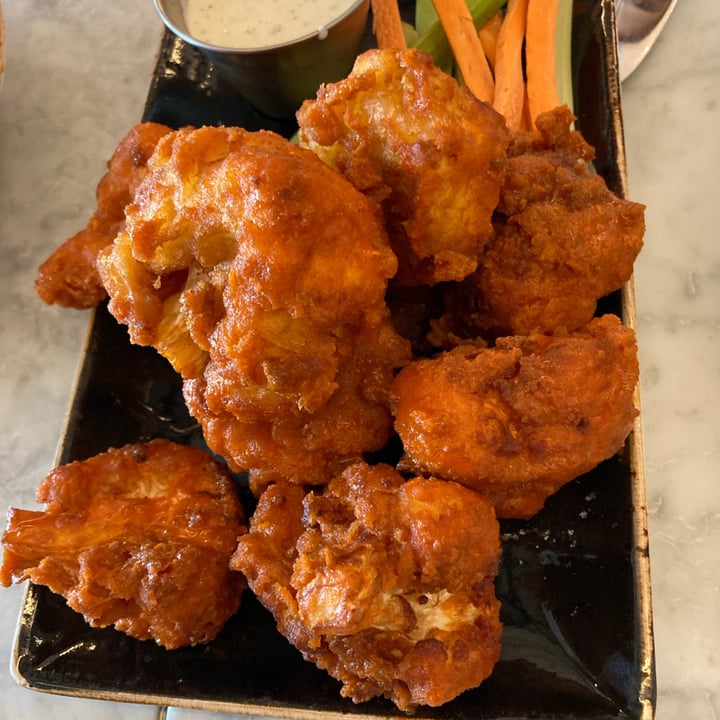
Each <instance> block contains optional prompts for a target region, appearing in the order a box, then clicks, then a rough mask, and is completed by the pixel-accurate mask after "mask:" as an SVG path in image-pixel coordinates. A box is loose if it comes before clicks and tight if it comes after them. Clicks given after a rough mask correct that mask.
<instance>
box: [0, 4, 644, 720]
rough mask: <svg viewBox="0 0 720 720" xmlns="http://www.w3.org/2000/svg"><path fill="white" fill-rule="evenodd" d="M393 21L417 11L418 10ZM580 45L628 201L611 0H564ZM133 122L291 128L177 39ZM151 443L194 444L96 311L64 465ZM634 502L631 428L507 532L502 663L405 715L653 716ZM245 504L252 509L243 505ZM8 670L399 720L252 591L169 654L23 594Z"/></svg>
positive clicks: (608, 159) (218, 702) (198, 440)
mask: <svg viewBox="0 0 720 720" xmlns="http://www.w3.org/2000/svg"><path fill="white" fill-rule="evenodd" d="M403 9H404V11H406V12H412V6H411V5H406V6H405V7H404V8H403ZM573 42H574V51H573V55H574V68H573V74H574V82H575V90H576V107H575V112H576V115H577V116H578V127H579V129H580V130H581V131H582V132H583V134H584V135H585V137H586V138H587V139H588V141H589V142H590V143H591V144H593V145H594V146H595V147H596V149H597V161H596V167H597V170H598V172H599V173H601V174H602V175H603V176H604V177H605V179H606V181H607V182H608V184H609V185H610V187H611V188H612V189H614V190H615V191H616V192H618V193H619V194H621V195H623V194H625V191H626V183H625V170H624V168H625V166H624V157H623V142H622V123H621V115H620V99H619V81H618V74H617V53H616V43H615V31H614V20H613V13H612V0H604V1H603V2H600V1H599V0H576V1H575V14H574V37H573ZM143 117H144V119H147V120H155V121H158V122H164V123H167V124H169V125H172V126H181V125H188V124H189V125H201V124H227V125H241V126H244V127H247V128H249V129H258V128H261V127H266V128H269V129H272V130H276V131H278V132H280V133H283V134H285V135H290V134H291V133H292V132H294V130H295V126H294V123H293V122H292V121H287V122H281V121H271V120H268V119H267V118H264V117H263V116H261V115H259V114H258V113H256V112H255V111H254V110H253V109H252V108H251V107H250V106H249V105H247V104H245V103H244V102H243V101H242V99H240V100H238V98H237V95H236V94H234V93H229V92H227V91H226V90H225V89H224V87H223V82H222V79H221V78H219V77H218V75H217V73H216V71H215V70H214V68H213V67H211V66H210V65H208V64H207V63H206V62H205V61H204V60H203V58H202V57H200V56H199V55H198V54H197V52H196V51H194V50H193V49H192V48H190V47H188V46H186V45H185V44H184V43H183V42H182V41H180V40H178V39H177V38H175V37H173V36H170V35H167V36H165V38H164V39H163V42H162V47H161V50H160V54H159V57H158V63H157V68H156V72H155V75H154V78H153V82H152V86H151V88H150V91H149V95H148V100H147V105H146V107H145V110H144V114H143ZM601 311H602V312H615V313H617V314H621V315H622V316H623V317H624V318H625V321H626V322H627V323H628V324H630V325H633V322H634V306H633V295H632V288H631V287H630V286H628V287H626V288H625V289H624V290H623V291H622V292H618V293H615V294H614V295H612V296H611V297H609V298H606V299H605V300H603V303H602V308H601ZM159 436H160V437H168V438H170V439H173V440H177V441H180V442H189V443H193V444H197V445H200V446H203V440H202V437H201V434H200V432H199V429H198V427H197V425H196V424H195V423H194V421H193V420H192V418H190V417H189V415H188V413H187V411H186V409H185V406H184V404H183V400H182V396H181V393H180V383H179V380H178V378H177V377H176V375H175V374H174V373H173V372H172V370H171V369H170V366H169V365H168V364H167V363H166V362H165V360H164V359H162V358H161V357H160V356H159V355H157V354H156V353H155V352H154V351H153V350H151V349H148V348H142V347H138V346H132V345H131V344H130V343H129V341H128V339H127V335H126V331H125V329H124V328H123V327H121V326H119V325H118V324H117V323H116V322H115V320H113V319H112V318H111V317H110V316H109V314H108V313H107V311H106V309H105V307H104V306H103V307H100V308H98V310H97V311H96V312H95V313H94V315H93V319H92V322H91V325H90V328H89V334H88V340H87V347H86V348H85V354H84V363H83V366H82V369H81V372H80V375H79V377H78V382H77V387H76V390H75V394H74V399H73V402H72V404H71V407H70V409H69V413H68V420H67V424H66V429H65V434H64V437H63V440H62V444H61V452H60V456H59V458H58V459H59V461H60V462H67V461H70V460H75V459H83V458H86V457H88V456H90V455H93V454H95V453H98V452H101V451H104V450H106V449H107V448H108V447H110V446H119V445H122V444H124V443H127V442H137V441H142V440H147V439H150V438H152V437H159ZM239 480H240V482H241V483H242V478H239ZM644 492H645V491H644V479H643V474H642V443H641V439H640V424H639V422H638V424H637V426H636V429H635V431H634V432H633V434H632V435H631V437H630V439H629V440H628V443H627V445H626V448H625V450H624V451H623V453H621V454H620V455H618V456H617V457H615V458H613V459H612V460H610V461H607V462H605V463H603V464H602V465H601V466H600V467H598V468H597V469H596V470H595V471H593V472H591V473H589V474H588V475H586V476H583V477H581V478H578V479H577V480H576V481H574V482H572V483H570V484H569V485H567V486H566V487H565V488H563V489H562V490H561V491H560V492H559V493H557V495H555V496H554V497H552V498H551V499H550V500H549V501H548V502H547V505H546V507H545V508H544V509H543V510H542V512H540V513H539V514H538V515H537V516H535V517H534V518H533V519H532V520H530V521H527V522H525V521H523V522H521V521H511V522H508V521H506V522H503V524H502V532H503V543H504V555H503V562H502V567H501V572H500V575H499V577H498V581H497V591H498V595H499V597H500V598H501V600H502V603H503V605H502V619H503V622H504V624H505V631H504V638H503V648H504V649H503V656H502V659H501V661H500V662H499V663H498V665H497V666H496V669H495V672H494V673H493V675H492V677H491V678H490V679H489V680H487V681H486V682H485V683H484V684H483V685H482V686H481V687H480V688H478V689H476V690H472V691H469V692H466V693H464V694H463V695H461V696H460V697H459V698H457V699H456V700H454V701H452V702H450V703H448V704H447V705H445V706H443V707H441V708H437V709H423V708H421V709H419V710H418V711H417V712H416V713H415V717H418V718H431V717H432V718H457V719H458V720H465V719H468V720H469V719H470V718H474V719H479V718H488V719H489V718H498V719H499V718H505V719H508V720H509V719H510V718H513V719H515V720H518V719H520V718H536V719H544V718H546V719H548V720H549V719H550V718H554V719H558V718H566V719H570V718H577V719H582V720H584V719H590V718H593V719H598V718H643V719H645V720H648V719H649V718H651V717H652V715H653V706H654V693H655V688H654V667H653V644H652V621H651V614H650V583H649V568H648V557H647V533H646V512H645V500H644V497H645V496H644ZM246 499H247V501H248V504H249V505H250V504H251V498H250V496H249V494H248V493H246ZM13 667H14V672H15V675H16V677H17V679H18V680H19V682H20V683H22V684H23V685H25V686H27V687H30V688H33V689H35V690H41V691H46V692H53V693H61V694H66V695H75V696H82V697H93V698H102V699H111V700H112V699H114V700H122V701H132V702H141V703H151V704H167V705H175V706H184V707H191V708H203V709H212V710H224V711H232V712H246V713H250V714H254V715H269V716H277V717H293V718H308V717H318V718H319V717H322V718H329V717H340V716H342V715H350V716H352V715H356V716H365V717H397V716H402V713H400V712H399V711H398V710H397V709H396V708H395V707H394V706H393V705H392V704H391V703H389V702H386V701H384V700H375V701H372V702H369V703H365V704H363V705H354V704H353V703H352V702H350V701H348V700H344V699H343V698H341V697H340V695H339V692H338V690H339V684H338V683H337V682H336V681H334V680H333V679H331V678H330V677H329V676H328V675H326V674H325V673H324V672H322V671H319V670H317V669H316V668H315V667H314V666H312V665H310V664H308V663H306V662H304V661H303V660H302V659H301V657H300V655H299V653H298V652H297V651H296V650H295V649H294V648H292V647H291V646H290V645H289V644H288V643H287V642H286V641H285V640H284V639H283V638H282V637H280V636H279V635H278V633H277V631H276V630H275V627H274V622H273V620H272V617H271V616H270V615H269V613H267V611H265V610H264V609H263V608H262V607H261V606H260V605H259V604H258V603H257V601H256V600H255V599H254V598H253V597H252V596H251V594H250V593H247V594H246V595H245V599H244V600H243V605H242V608H241V609H240V611H239V613H238V614H237V615H236V616H235V617H234V618H232V619H231V620H230V622H229V623H228V624H227V625H226V627H225V628H224V630H223V632H222V633H221V634H220V636H219V637H218V638H217V639H216V640H215V641H214V642H212V643H211V644H209V645H206V646H202V647H195V648H185V649H180V650H175V651H172V652H169V651H166V650H163V649H161V648H159V647H158V646H156V645H155V644H154V643H153V642H140V641H136V640H133V639H132V638H129V637H127V636H125V635H123V634H121V633H119V632H116V631H114V630H112V629H93V628H91V627H89V626H88V625H86V624H85V622H84V621H83V619H82V617H81V616H79V615H77V614H76V613H75V612H73V611H72V610H69V609H68V608H67V606H66V605H65V602H64V600H63V599H62V598H60V597H58V596H56V595H54V594H53V593H51V592H49V591H48V590H47V589H46V588H43V587H39V586H33V585H30V586H29V588H28V592H27V595H26V600H25V605H24V608H23V613H22V616H21V618H20V624H19V628H18V633H17V641H16V648H15V657H14V659H13Z"/></svg>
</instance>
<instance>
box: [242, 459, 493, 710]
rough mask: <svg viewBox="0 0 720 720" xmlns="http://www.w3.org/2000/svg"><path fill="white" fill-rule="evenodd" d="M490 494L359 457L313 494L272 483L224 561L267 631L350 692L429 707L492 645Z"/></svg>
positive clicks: (466, 682)
mask: <svg viewBox="0 0 720 720" xmlns="http://www.w3.org/2000/svg"><path fill="white" fill-rule="evenodd" d="M499 560H500V540H499V528H498V523H497V521H496V519H495V514H494V511H493V509H492V506H491V505H490V503H489V502H488V501H487V500H485V499H484V498H482V497H480V496H479V495H477V494H476V493H474V492H472V491H471V490H468V489H466V488H463V487H461V486H459V485H457V484H455V483H449V482H446V481H442V480H433V479H423V478H415V479H412V480H409V481H406V480H405V479H404V478H403V477H402V476H401V475H400V474H399V473H397V472H396V471H395V470H394V469H393V468H391V467H389V466H386V465H378V466H368V465H365V464H363V463H359V464H356V465H353V466H351V467H349V468H347V469H346V470H345V471H344V472H343V473H342V474H341V475H340V476H338V477H336V478H335V479H333V480H332V481H331V482H330V483H329V485H328V486H327V487H326V488H325V489H324V491H323V492H321V493H315V492H310V493H308V494H307V495H305V494H303V492H302V491H300V490H299V489H298V488H296V487H292V486H288V485H273V486H271V487H269V488H268V489H267V490H266V492H265V493H264V494H263V495H262V496H261V498H260V501H259V504H258V507H257V510H256V511H255V514H254V515H253V518H252V520H251V527H250V533H249V534H248V535H246V536H244V537H242V538H240V541H239V545H238V549H237V551H236V553H235V555H234V557H233V560H232V562H231V565H232V566H233V567H235V568H236V569H238V570H241V571H242V572H243V573H245V574H246V575H247V577H248V582H249V584H250V587H251V588H252V589H253V591H254V592H255V593H256V594H257V595H258V597H259V599H260V601H261V602H262V603H263V604H265V605H266V607H268V608H269V609H270V610H271V612H272V613H273V615H274V616H275V619H276V621H277V623H278V628H279V630H280V631H281V632H282V633H283V634H284V635H285V636H286V637H288V639H289V640H290V641H291V642H292V643H293V644H294V645H295V646H296V647H297V648H298V649H299V650H300V651H301V652H302V654H303V655H304V657H305V658H306V659H308V660H310V661H312V662H314V663H315V664H317V665H318V667H320V668H323V669H325V670H326V671H327V672H328V673H329V674H330V675H332V676H333V677H335V678H337V679H338V680H340V681H341V682H342V683H343V689H342V691H341V692H342V695H343V696H345V697H350V698H352V700H353V701H355V702H363V701H365V700H369V699H370V698H372V697H374V696H376V695H384V696H386V697H388V698H389V699H391V700H392V701H393V702H394V703H395V704H396V705H397V706H398V707H399V708H401V709H403V710H407V709H410V708H412V707H413V706H415V705H431V706H437V705H441V704H443V703H445V702H447V701H449V700H451V699H452V698H454V697H456V696H457V695H458V694H460V693H461V692H463V691H464V690H467V689H469V688H472V687H476V686H477V685H479V684H480V683H481V682H482V681H483V680H484V679H485V678H486V677H487V676H488V675H489V674H490V673H491V672H492V669H493V667H494V665H495V662H496V661H497V660H498V658H499V655H500V634H501V623H500V619H499V608H500V604H499V602H498V600H497V599H496V597H495V592H494V578H495V575H496V573H497V569H498V563H499Z"/></svg>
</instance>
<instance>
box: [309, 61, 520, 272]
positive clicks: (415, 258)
mask: <svg viewBox="0 0 720 720" xmlns="http://www.w3.org/2000/svg"><path fill="white" fill-rule="evenodd" d="M297 117H298V124H299V126H300V130H299V139H300V144H301V145H303V146H306V147H309V148H310V149H311V150H313V152H315V153H317V155H318V156H319V157H320V158H322V159H323V160H324V161H325V162H326V163H328V165H330V166H331V167H333V168H335V169H336V170H337V171H338V172H340V173H342V174H343V175H344V176H345V177H346V178H348V180H350V182H352V183H353V184H354V185H355V186H356V187H357V188H359V189H360V190H362V192H364V193H366V194H367V195H368V196H370V197H372V198H373V199H374V200H376V201H377V202H379V203H381V205H382V208H383V211H384V214H385V219H386V223H387V226H388V232H389V234H390V240H391V243H392V246H393V249H394V250H395V252H396V253H397V255H398V258H399V261H400V269H399V272H398V278H397V281H398V282H399V283H402V284H404V285H418V284H432V283H436V282H439V281H442V280H461V279H462V278H464V277H465V276H467V275H469V274H470V273H471V272H472V271H473V270H475V268H476V267H477V261H478V255H479V254H480V252H481V250H482V248H483V247H484V245H485V244H486V243H487V242H488V240H489V239H490V237H491V235H492V223H491V218H492V213H493V210H494V209H495V206H496V205H497V201H498V196H499V192H500V183H501V180H502V177H503V168H504V160H505V148H506V146H507V143H508V131H507V129H506V127H505V121H504V120H503V118H502V116H501V115H499V114H498V113H497V112H495V110H493V108H492V107H490V106H489V105H486V104H484V103H482V102H480V101H479V100H477V99H476V98H475V97H474V96H473V95H472V93H471V92H470V91H469V90H468V89H467V88H465V87H462V86H460V85H459V84H458V83H457V81H456V80H455V79H454V78H452V77H451V76H450V75H447V74H446V73H444V72H442V71H441V70H440V69H439V68H437V67H436V66H435V65H434V64H433V61H432V59H431V57H430V56H429V55H427V54H425V53H423V52H421V51H418V50H406V51H395V50H368V51H367V52H365V53H364V54H362V55H360V56H359V57H358V58H357V60H356V61H355V65H354V67H353V70H352V72H351V73H350V75H349V76H348V77H347V78H345V79H344V80H341V81H339V82H336V83H333V84H328V85H325V86H323V87H321V88H320V90H319V91H318V93H317V98H316V99H313V100H307V101H306V102H305V103H304V104H303V105H302V107H301V108H300V110H299V111H298V114H297Z"/></svg>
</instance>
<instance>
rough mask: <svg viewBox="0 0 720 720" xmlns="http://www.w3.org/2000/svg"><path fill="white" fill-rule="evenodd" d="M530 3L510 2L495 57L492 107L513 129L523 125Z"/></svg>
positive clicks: (515, 0)
mask: <svg viewBox="0 0 720 720" xmlns="http://www.w3.org/2000/svg"><path fill="white" fill-rule="evenodd" d="M527 6H528V0H508V5H507V12H506V14H505V19H504V20H503V23H502V26H501V27H500V32H499V33H498V41H497V52H496V55H495V97H494V99H493V107H494V108H495V109H496V110H497V111H498V112H499V113H500V114H501V115H504V116H505V122H506V123H507V125H508V127H509V128H510V129H511V130H518V129H520V127H521V125H522V116H523V105H524V104H525V76H524V74H523V54H522V53H523V42H524V40H525V24H526V20H527Z"/></svg>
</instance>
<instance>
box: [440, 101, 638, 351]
mask: <svg viewBox="0 0 720 720" xmlns="http://www.w3.org/2000/svg"><path fill="white" fill-rule="evenodd" d="M572 121H573V116H572V113H571V112H570V110H569V109H568V108H566V107H563V108H558V109H556V110H554V111H552V112H549V113H545V114H544V115H541V116H540V117H539V118H538V120H537V126H538V133H521V134H519V135H518V136H516V137H515V138H514V140H513V142H512V143H511V146H510V148H509V150H508V161H507V166H506V175H505V180H504V182H503V186H502V191H501V194H500V201H499V203H498V208H497V212H496V214H495V220H494V222H495V236H494V238H493V239H492V241H491V242H490V243H489V244H488V245H487V248H486V251H485V253H484V254H483V257H482V259H481V262H480V266H479V268H478V270H477V272H476V273H475V274H473V275H472V276H471V277H470V278H468V280H467V281H466V282H464V283H462V284H461V286H460V287H459V288H457V287H456V288H453V289H452V290H451V292H450V293H449V298H448V305H449V306H450V308H451V309H450V311H449V313H450V315H451V317H454V320H455V327H458V326H459V327H461V328H464V329H463V330H461V331H460V334H465V335H470V336H472V335H476V334H480V335H483V336H485V337H487V338H492V337H498V336H503V335H527V334H529V333H531V332H554V331H555V330H557V329H560V328H564V329H567V330H575V329H578V328H580V327H582V326H583V325H584V324H585V323H587V322H588V321H589V320H590V319H591V318H592V316H593V314H594V313H595V308H596V303H597V300H598V299H599V298H601V297H603V296H604V295H607V294H608V293H610V292H612V291H614V290H617V289H619V288H620V287H622V285H623V284H624V283H625V282H627V281H628V280H629V279H630V276H631V275H632V271H633V264H634V262H635V259H636V257H637V255H638V253H639V252H640V249H641V248H642V244H643V236H644V233H645V220H644V210H645V209H644V206H643V205H641V204H639V203H635V202H630V201H628V200H623V199H621V198H619V197H617V196H616V195H615V194H613V193H612V192H611V191H610V190H609V189H608V187H607V185H606V184H605V181H604V180H603V179H602V178H601V177H600V176H599V175H596V174H594V173H593V172H592V171H591V170H590V169H589V167H588V162H589V161H590V160H592V158H593V150H592V148H591V147H590V146H589V145H588V144H587V143H586V142H585V141H584V140H583V138H582V137H581V136H580V134H579V133H578V132H576V131H572V130H571V123H572ZM450 325H451V326H452V325H453V323H452V322H451V323H450Z"/></svg>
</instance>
